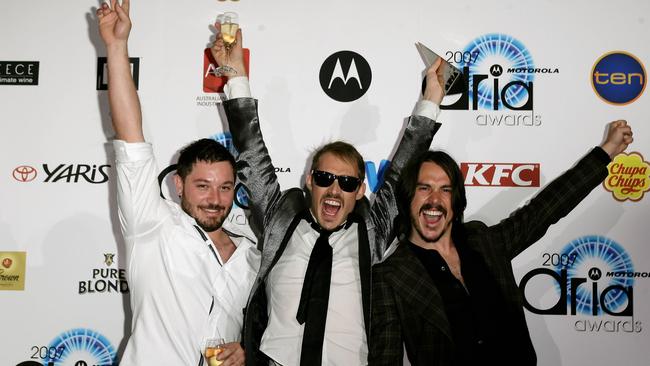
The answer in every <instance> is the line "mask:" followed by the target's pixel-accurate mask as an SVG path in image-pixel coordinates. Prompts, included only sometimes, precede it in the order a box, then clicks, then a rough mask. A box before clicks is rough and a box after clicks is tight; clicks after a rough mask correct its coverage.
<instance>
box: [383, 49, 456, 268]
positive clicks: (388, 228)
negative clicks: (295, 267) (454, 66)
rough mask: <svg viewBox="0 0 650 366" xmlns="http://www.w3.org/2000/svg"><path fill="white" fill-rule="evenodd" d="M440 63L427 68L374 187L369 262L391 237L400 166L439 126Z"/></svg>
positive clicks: (422, 147)
mask: <svg viewBox="0 0 650 366" xmlns="http://www.w3.org/2000/svg"><path fill="white" fill-rule="evenodd" d="M440 64H441V59H440V58H439V59H438V60H437V61H436V62H435V63H434V64H433V65H431V67H430V68H429V69H428V70H427V75H426V79H427V86H426V89H425V91H424V95H423V99H422V100H421V101H419V102H418V104H417V105H416V112H415V113H414V115H412V116H411V117H410V118H409V121H408V124H407V126H406V129H405V130H404V135H403V136H402V139H401V140H400V142H399V145H398V147H397V150H396V151H395V155H394V156H393V159H392V161H391V163H390V167H389V168H388V170H387V171H386V173H385V175H384V182H383V183H382V185H381V188H380V189H379V191H377V194H376V196H375V201H374V202H373V204H372V208H371V211H372V217H373V221H374V223H375V227H376V234H375V235H376V237H375V243H376V248H374V253H376V254H377V255H378V256H379V258H373V263H375V262H377V261H379V260H380V259H381V256H382V255H383V253H384V252H385V251H386V249H387V247H388V245H389V244H390V243H391V241H392V240H393V238H394V237H395V227H394V226H395V218H396V217H397V214H398V205H397V199H396V194H397V185H398V181H399V177H400V174H401V173H402V169H404V167H405V166H406V164H407V163H408V161H409V160H410V159H412V158H413V157H415V156H417V155H418V154H421V153H423V152H424V151H426V150H428V149H429V146H431V140H433V136H434V135H435V133H436V131H438V128H440V124H439V123H436V122H435V121H434V120H433V118H435V117H436V116H435V115H436V114H437V110H438V108H439V106H440V102H441V101H442V98H443V97H444V89H443V88H442V85H444V83H443V82H442V80H443V77H442V75H441V73H440V72H441V70H440ZM432 110H435V112H432Z"/></svg>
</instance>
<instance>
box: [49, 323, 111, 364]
mask: <svg viewBox="0 0 650 366" xmlns="http://www.w3.org/2000/svg"><path fill="white" fill-rule="evenodd" d="M49 348H50V349H54V350H57V352H48V356H47V357H46V358H45V359H43V361H44V363H45V365H48V366H50V365H51V366H60V365H61V366H62V365H75V366H86V365H117V352H116V350H115V347H113V345H112V344H111V342H109V341H108V339H107V338H106V337H104V336H103V335H102V334H100V333H98V332H96V331H94V330H92V329H86V328H75V329H71V330H68V331H65V332H63V333H61V334H60V335H59V336H57V337H56V338H55V339H54V340H53V341H52V342H51V343H50V345H49Z"/></svg>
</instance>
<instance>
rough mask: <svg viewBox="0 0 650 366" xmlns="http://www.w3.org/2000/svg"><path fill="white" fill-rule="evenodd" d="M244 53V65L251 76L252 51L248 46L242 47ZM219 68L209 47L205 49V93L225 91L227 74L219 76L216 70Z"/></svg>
mask: <svg viewBox="0 0 650 366" xmlns="http://www.w3.org/2000/svg"><path fill="white" fill-rule="evenodd" d="M242 51H243V53H244V67H245V68H246V75H248V77H250V75H251V74H250V57H251V56H250V55H251V52H250V50H249V49H248V48H243V49H242ZM216 68H217V61H215V59H214V57H212V53H211V52H210V49H209V48H206V49H205V50H204V51H203V91H204V92H205V93H223V87H224V86H225V85H226V81H228V80H227V79H226V77H225V76H217V75H215V74H214V70H215V69H216Z"/></svg>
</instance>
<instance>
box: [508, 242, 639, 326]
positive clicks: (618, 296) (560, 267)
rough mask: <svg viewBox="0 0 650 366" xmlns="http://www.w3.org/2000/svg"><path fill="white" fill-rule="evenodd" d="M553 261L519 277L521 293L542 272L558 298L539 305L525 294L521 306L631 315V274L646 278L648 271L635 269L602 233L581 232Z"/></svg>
mask: <svg viewBox="0 0 650 366" xmlns="http://www.w3.org/2000/svg"><path fill="white" fill-rule="evenodd" d="M558 258H559V260H558V261H556V263H554V267H555V270H552V269H549V268H538V269H535V270H533V271H530V272H529V273H527V274H526V275H524V277H523V278H522V279H521V283H520V284H519V287H520V288H521V290H522V292H523V293H524V295H525V294H526V292H525V291H524V290H525V287H526V285H527V284H528V282H529V281H530V280H531V279H532V278H533V277H536V276H540V275H544V276H549V277H550V278H552V279H553V282H554V284H555V288H556V290H557V292H558V300H557V302H556V303H555V304H554V305H553V306H551V307H549V308H547V309H539V308H536V307H535V306H533V305H531V304H530V303H529V302H528V300H527V299H526V296H524V306H525V307H526V309H528V310H529V311H531V312H532V313H535V314H546V315H569V314H570V315H576V314H578V313H579V314H582V315H592V316H596V315H604V314H607V315H610V316H633V315H634V303H633V301H632V300H633V298H634V296H633V295H634V294H633V293H634V288H633V285H634V278H641V277H643V278H647V277H648V276H650V273H648V272H635V271H634V267H633V265H632V260H631V259H630V256H629V255H628V254H627V252H626V251H625V250H624V249H623V247H622V246H621V245H620V244H618V243H616V242H615V241H613V240H612V239H609V238H606V237H603V236H595V235H590V236H584V237H581V238H578V239H576V240H574V241H572V242H570V243H569V244H567V245H566V246H565V248H564V249H563V250H562V251H561V253H560V254H559V255H558Z"/></svg>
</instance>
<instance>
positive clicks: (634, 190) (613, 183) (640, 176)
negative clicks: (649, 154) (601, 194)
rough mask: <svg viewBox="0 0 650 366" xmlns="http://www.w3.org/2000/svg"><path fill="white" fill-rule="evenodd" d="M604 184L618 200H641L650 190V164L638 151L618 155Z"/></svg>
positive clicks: (610, 165)
mask: <svg viewBox="0 0 650 366" xmlns="http://www.w3.org/2000/svg"><path fill="white" fill-rule="evenodd" d="M607 170H608V171H609V175H608V176H607V179H605V181H604V182H603V186H604V187H605V189H606V190H608V191H609V192H612V195H613V196H614V198H615V199H616V200H617V201H625V200H630V201H640V200H641V199H642V198H643V195H644V194H645V192H647V191H648V190H650V164H649V163H648V162H647V161H645V160H644V159H643V156H642V155H641V154H640V153H638V152H632V153H630V154H626V153H622V154H619V155H616V156H615V157H614V159H613V160H612V162H611V163H609V165H608V166H607Z"/></svg>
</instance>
